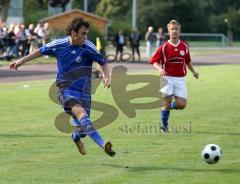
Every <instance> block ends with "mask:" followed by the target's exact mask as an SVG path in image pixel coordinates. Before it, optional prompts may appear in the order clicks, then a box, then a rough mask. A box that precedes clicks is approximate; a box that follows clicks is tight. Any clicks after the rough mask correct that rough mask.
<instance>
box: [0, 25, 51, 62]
mask: <svg viewBox="0 0 240 184" xmlns="http://www.w3.org/2000/svg"><path fill="white" fill-rule="evenodd" d="M49 37H50V29H49V25H48V23H38V24H37V25H34V24H29V26H28V27H27V28H26V26H25V25H24V24H13V23H11V24H10V25H9V26H7V25H6V23H5V22H1V21H0V60H9V61H10V60H11V59H13V58H19V57H23V56H26V55H28V54H29V53H31V52H33V51H34V50H36V49H38V48H40V47H41V46H42V45H44V44H45V43H47V42H49Z"/></svg>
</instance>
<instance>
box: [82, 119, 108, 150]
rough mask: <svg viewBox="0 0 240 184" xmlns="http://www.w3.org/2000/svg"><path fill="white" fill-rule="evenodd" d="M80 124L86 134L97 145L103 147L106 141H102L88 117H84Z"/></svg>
mask: <svg viewBox="0 0 240 184" xmlns="http://www.w3.org/2000/svg"><path fill="white" fill-rule="evenodd" d="M79 123H80V124H81V126H82V129H83V131H84V133H85V134H87V135H88V136H89V137H90V138H91V139H92V140H93V141H94V142H95V143H96V144H98V145H99V146H100V147H103V146H104V144H105V141H104V140H103V139H102V137H101V136H100V134H99V133H98V132H97V130H96V129H95V128H94V126H93V124H92V122H91V120H90V119H89V117H88V116H84V117H83V118H82V119H81V120H80V121H79Z"/></svg>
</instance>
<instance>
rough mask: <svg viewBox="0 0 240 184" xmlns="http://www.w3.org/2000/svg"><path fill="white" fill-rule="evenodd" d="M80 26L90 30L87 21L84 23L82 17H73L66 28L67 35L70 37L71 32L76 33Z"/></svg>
mask: <svg viewBox="0 0 240 184" xmlns="http://www.w3.org/2000/svg"><path fill="white" fill-rule="evenodd" d="M82 26H83V27H86V28H90V24H89V22H88V21H85V20H84V19H83V18H82V17H75V18H74V19H73V20H72V21H71V22H70V23H69V24H68V26H67V29H66V32H67V35H71V31H72V30H73V31H76V32H77V31H78V30H79V28H81V27H82Z"/></svg>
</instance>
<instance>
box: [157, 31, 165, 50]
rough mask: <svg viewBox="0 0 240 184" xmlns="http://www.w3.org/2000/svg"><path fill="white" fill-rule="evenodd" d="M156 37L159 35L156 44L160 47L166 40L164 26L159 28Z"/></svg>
mask: <svg viewBox="0 0 240 184" xmlns="http://www.w3.org/2000/svg"><path fill="white" fill-rule="evenodd" d="M156 37H157V43H156V46H157V48H158V47H160V46H161V45H162V44H163V42H164V40H165V36H164V34H163V28H162V27H159V28H158V32H157V34H156Z"/></svg>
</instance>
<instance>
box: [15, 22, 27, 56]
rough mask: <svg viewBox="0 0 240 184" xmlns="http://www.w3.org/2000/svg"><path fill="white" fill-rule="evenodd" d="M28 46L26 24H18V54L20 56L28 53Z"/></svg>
mask: <svg viewBox="0 0 240 184" xmlns="http://www.w3.org/2000/svg"><path fill="white" fill-rule="evenodd" d="M26 47H27V36H26V33H25V25H24V24H21V25H19V26H18V31H17V34H16V56H17V57H19V53H20V54H21V55H20V57H23V56H25V55H26Z"/></svg>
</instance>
